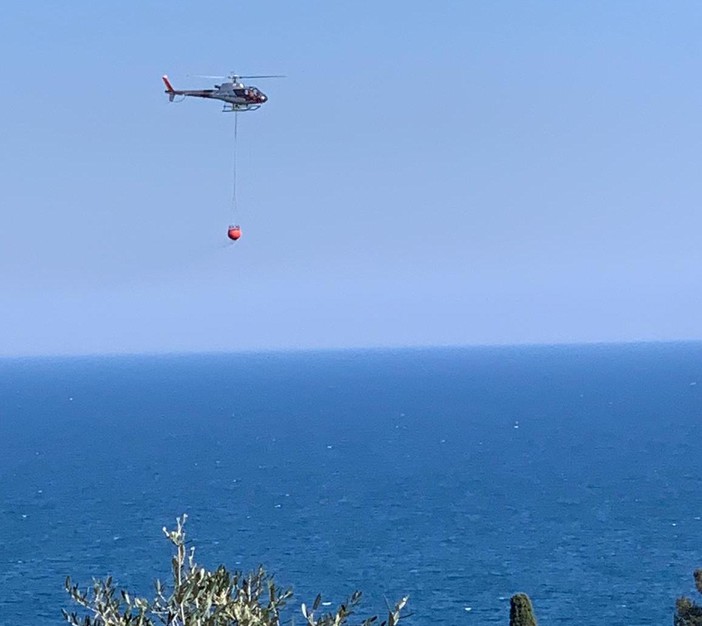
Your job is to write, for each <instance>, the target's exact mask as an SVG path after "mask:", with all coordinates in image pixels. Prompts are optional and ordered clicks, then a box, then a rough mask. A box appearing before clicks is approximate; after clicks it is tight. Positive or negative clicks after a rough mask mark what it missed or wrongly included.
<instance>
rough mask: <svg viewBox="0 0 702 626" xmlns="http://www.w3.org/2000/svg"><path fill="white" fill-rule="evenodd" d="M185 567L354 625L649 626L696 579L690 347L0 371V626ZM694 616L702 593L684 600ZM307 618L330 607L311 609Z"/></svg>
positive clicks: (699, 359) (13, 366)
mask: <svg viewBox="0 0 702 626" xmlns="http://www.w3.org/2000/svg"><path fill="white" fill-rule="evenodd" d="M184 513H185V514H187V516H188V520H187V522H186V526H185V528H186V531H187V533H188V542H189V545H190V546H192V547H194V548H195V550H196V552H195V558H196V560H197V561H198V562H200V563H201V564H202V565H203V566H205V567H210V568H214V567H216V566H218V565H219V564H224V565H226V566H227V567H228V568H230V569H232V570H242V571H245V572H247V571H251V570H254V569H256V568H257V567H258V566H259V565H263V566H264V567H265V569H266V570H267V571H268V572H270V573H271V574H273V575H274V576H275V579H276V580H277V581H278V583H279V584H280V585H281V586H283V587H287V586H290V587H292V588H293V591H294V594H295V595H294V597H293V599H292V601H291V603H290V604H289V606H288V607H287V609H286V611H285V612H284V614H283V622H284V623H285V624H290V625H293V624H295V623H297V624H298V625H299V626H302V624H303V623H304V619H303V617H302V614H301V612H300V605H301V603H303V602H306V603H307V604H308V605H309V604H310V603H311V602H312V601H313V600H314V598H315V596H316V595H317V593H321V594H322V596H323V598H322V599H323V602H324V604H323V605H322V606H321V607H320V608H321V609H322V610H333V609H334V608H335V606H336V605H337V604H338V603H340V602H343V601H344V599H345V598H346V597H347V596H348V595H350V594H351V593H352V592H353V591H355V590H361V591H362V592H363V599H362V602H361V605H360V607H359V610H358V613H357V614H356V616H354V618H357V619H356V620H355V621H354V618H352V620H351V623H352V624H356V623H357V624H360V622H361V620H362V619H363V618H365V617H368V616H370V615H375V614H378V615H381V616H383V615H385V614H386V612H387V605H388V604H390V605H392V604H393V603H394V602H395V601H396V600H398V599H400V598H401V597H403V596H405V595H408V596H409V604H408V607H407V610H406V612H407V613H408V615H407V617H406V618H405V623H406V624H407V625H408V626H412V625H414V626H425V625H426V626H428V625H430V624H431V625H432V626H436V625H444V624H445V625H447V626H448V625H451V626H473V625H477V624H504V625H505V626H506V625H507V624H508V623H509V598H510V596H511V595H512V594H514V593H517V592H525V593H527V594H528V595H529V596H530V597H531V599H532V602H533V604H534V608H535V613H536V616H537V619H538V620H539V622H540V624H541V625H542V626H544V625H547V624H582V625H585V626H588V625H592V626H595V625H601V624H607V625H608V626H632V625H634V626H636V625H645V624H656V625H660V626H663V625H669V624H672V620H673V612H674V605H675V600H676V598H677V597H678V596H680V595H687V596H690V597H694V596H695V595H696V592H695V590H694V582H693V578H692V573H693V571H694V569H695V568H698V567H702V344H699V343H676V344H665V343H661V344H657V343H650V344H646V343H644V344H627V345H579V346H522V347H473V348H436V349H398V350H345V351H322V352H280V353H274V352H270V353H241V354H198V355H193V354H187V355H168V356H164V355H142V356H102V357H80V358H79V357H71V358H68V357H61V358H58V357H56V358H14V359H3V360H0V624H2V625H16V624H22V625H23V626H49V625H55V624H61V623H64V621H63V618H62V616H61V609H62V608H65V609H67V610H72V609H74V608H76V607H74V606H73V605H72V603H71V599H70V598H69V596H68V594H67V593H66V591H65V588H64V582H65V579H66V577H67V576H70V577H71V580H73V581H74V582H76V583H78V584H79V585H80V586H81V587H87V586H89V585H90V584H91V582H92V580H93V578H104V577H106V576H108V575H111V576H113V578H114V580H115V581H116V583H117V584H118V585H119V586H121V587H123V588H125V589H127V590H128V591H129V592H130V593H131V594H132V595H142V596H147V597H152V596H153V581H154V579H156V578H159V579H161V580H163V581H164V582H166V583H167V581H168V580H169V575H170V573H169V572H170V558H171V550H170V545H169V543H168V541H167V540H166V538H165V536H164V533H163V530H162V529H163V527H164V526H165V527H168V528H173V527H174V526H175V520H176V517H178V516H180V515H182V514H184ZM697 598H698V600H700V601H702V596H697ZM328 603H331V604H328Z"/></svg>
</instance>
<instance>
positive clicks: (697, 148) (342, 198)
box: [0, 0, 702, 355]
mask: <svg viewBox="0 0 702 626" xmlns="http://www.w3.org/2000/svg"><path fill="white" fill-rule="evenodd" d="M701 26H702V5H700V4H699V3H698V2H684V1H680V2H676V3H664V2H650V1H637V2H633V1H618V2H610V1H608V2H604V1H601V2H598V1H592V2H568V3H566V2H561V1H555V0H554V1H552V2H546V1H527V0H520V1H516V0H515V1H499V0H498V1H492V0H491V1H489V2H488V1H484V2H466V1H460V2H458V1H456V2H449V1H447V2H436V3H428V2H421V3H420V2H414V1H413V0H404V1H402V2H400V1H388V2H364V1H359V2H353V3H350V2H349V3H335V2H328V1H327V2H322V1H321V0H320V1H314V2H307V1H302V2H282V1H269V2H246V3H244V2H234V1H231V0H230V1H227V2H224V1H218V0H215V1H212V2H204V3H195V2H182V3H176V2H156V1H149V0H147V1H145V2H139V3H129V4H125V3H117V2H102V3H95V2H87V0H74V1H72V2H70V3H56V2H49V1H48V0H42V1H38V2H37V1H35V2H31V3H25V2H19V1H14V0H10V2H7V3H4V4H3V8H2V19H0V54H2V58H3V59H4V63H3V72H2V74H1V75H0V87H1V88H2V93H3V98H2V100H0V111H1V113H2V120H3V123H2V127H1V130H0V145H1V146H2V148H0V203H1V204H2V210H1V211H0V219H1V220H2V222H1V223H0V272H1V275H2V281H3V284H2V291H1V293H2V296H1V297H2V301H1V302H0V305H1V307H0V310H1V313H0V316H1V317H0V321H2V324H0V354H1V355H33V354H64V353H65V354H80V353H113V352H154V351H155V352H168V351H191V350H241V349H246V350H251V349H259V348H264V349H270V348H273V349H278V348H284V349H285V348H327V347H356V346H403V345H435V344H441V345H447V344H448V345H466V344H486V343H499V344H506V343H532V342H546V343H560V342H582V341H634V340H678V339H700V338H702V332H700V322H699V320H700V308H701V305H702V290H701V289H700V269H699V268H700V267H702V252H701V249H702V248H701V247H700V244H699V238H700V232H701V231H702V228H701V227H702V217H701V213H700V211H699V207H700V200H701V197H700V196H701V190H702V183H701V182H700V166H701V165H702V150H701V146H702V123H701V122H700V113H701V112H702V87H700V80H699V70H700V66H701V65H702V64H701V61H702V42H701V41H700V37H699V32H700V27H701ZM232 70H235V71H237V72H239V73H242V74H243V73H251V74H259V73H264V74H267V73H274V74H277V73H281V74H286V75H287V78H286V79H284V80H275V81H273V80H271V81H252V82H254V83H255V84H257V85H258V86H259V87H260V88H261V89H262V90H263V91H265V92H266V93H267V94H268V96H269V102H268V103H267V104H266V105H265V106H264V107H263V108H262V109H261V110H259V111H257V112H253V113H247V114H244V115H241V116H240V118H239V139H240V142H239V160H238V163H239V195H238V199H239V209H240V212H239V213H240V214H239V216H238V217H239V220H240V222H241V225H242V229H243V232H244V235H243V237H242V239H241V240H240V241H239V242H238V243H237V244H236V245H232V246H230V245H227V240H226V237H225V233H226V227H227V225H228V223H229V222H230V220H231V207H230V195H231V183H232V181H231V178H232V176H231V168H232V139H233V117H232V116H231V115H229V116H228V115H224V114H221V113H220V106H219V105H218V104H216V103H214V102H207V101H201V100H189V101H186V102H183V103H181V104H177V105H176V104H169V102H168V99H167V97H166V95H165V94H164V93H163V89H162V84H161V82H160V76H161V74H163V73H168V74H169V76H170V77H171V79H172V81H173V83H174V84H175V86H176V87H183V88H200V87H203V88H204V87H208V86H211V83H212V82H213V81H211V80H208V79H198V78H193V77H189V75H191V74H220V73H222V74H226V73H227V72H229V71H232Z"/></svg>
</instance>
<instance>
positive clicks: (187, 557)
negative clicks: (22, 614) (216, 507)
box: [63, 515, 408, 626]
mask: <svg viewBox="0 0 702 626" xmlns="http://www.w3.org/2000/svg"><path fill="white" fill-rule="evenodd" d="M186 519H187V515H183V516H182V517H179V518H178V519H177V520H176V528H175V529H174V530H167V529H166V528H165V527H164V529H163V532H164V534H165V535H166V537H167V538H168V540H169V541H170V542H171V544H173V547H174V555H173V558H172V561H171V563H172V574H173V580H172V582H171V584H170V585H169V586H165V585H164V584H163V583H161V581H159V580H156V582H155V596H154V598H153V599H152V600H148V599H146V598H143V597H138V596H132V595H131V594H129V593H128V592H127V591H125V590H122V589H118V588H117V586H116V585H115V582H114V581H113V579H112V577H111V576H110V577H108V578H105V579H103V580H98V579H95V580H94V581H93V584H92V586H91V587H89V588H88V589H86V590H81V589H80V588H79V586H78V585H75V584H73V582H72V581H71V579H70V577H69V578H67V579H66V590H67V591H68V593H69V595H70V596H71V598H72V599H73V601H74V602H75V603H76V604H78V606H79V609H78V610H77V611H72V612H68V611H65V610H64V611H63V615H64V617H65V618H66V620H67V621H68V622H69V624H71V626H156V625H157V624H162V625H164V626H279V625H280V623H281V611H282V609H283V607H285V606H286V604H287V603H288V601H289V600H290V599H291V598H292V595H293V594H292V590H291V589H290V588H286V589H282V588H280V587H278V586H277V585H276V583H275V581H274V580H273V576H272V575H270V574H268V573H267V572H266V571H265V570H264V569H263V568H262V567H260V568H259V569H258V570H256V571H254V572H251V573H249V574H243V573H242V572H239V571H235V572H230V571H229V570H227V569H226V568H225V567H224V566H223V565H220V566H219V567H218V568H217V569H215V570H213V571H211V570H207V569H205V568H204V567H201V566H200V565H198V564H197V563H196V561H195V548H191V549H190V550H189V551H188V550H187V549H186V540H185V538H186V537H185V530H184V525H185V521H186ZM360 600H361V592H360V591H356V592H355V593H353V594H352V595H351V596H350V597H349V598H348V600H347V601H346V602H344V603H343V604H341V605H340V606H339V608H338V609H337V610H336V611H335V612H330V613H322V614H320V615H318V616H317V615H316V612H317V610H318V609H319V606H320V605H321V603H322V596H321V595H318V596H317V597H316V598H315V600H314V602H313V603H312V605H311V607H309V608H308V607H307V606H306V605H305V604H302V607H301V608H302V615H303V617H304V619H305V623H306V626H343V625H344V624H346V623H347V621H348V620H349V617H351V615H353V614H354V612H355V610H356V608H357V606H358V604H359V602H360ZM407 600H408V598H406V597H405V598H402V600H400V601H399V602H398V603H397V604H396V605H395V606H394V607H392V608H389V609H388V617H387V619H385V620H384V621H383V622H381V623H380V625H379V626H396V625H397V623H398V622H399V621H400V617H401V613H402V610H403V609H404V607H405V606H406V604H407ZM377 621H378V618H377V616H374V617H369V618H368V619H366V620H364V621H363V622H362V623H361V626H371V625H375V624H376V622H377Z"/></svg>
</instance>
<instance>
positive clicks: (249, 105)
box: [162, 74, 284, 113]
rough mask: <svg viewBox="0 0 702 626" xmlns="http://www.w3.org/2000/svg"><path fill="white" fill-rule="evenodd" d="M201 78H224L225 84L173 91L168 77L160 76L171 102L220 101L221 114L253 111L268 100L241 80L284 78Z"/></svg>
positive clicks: (259, 91)
mask: <svg viewBox="0 0 702 626" xmlns="http://www.w3.org/2000/svg"><path fill="white" fill-rule="evenodd" d="M202 78H226V80H227V82H224V83H222V84H221V85H215V86H214V89H174V88H173V85H171V81H170V80H168V76H166V75H165V74H164V75H163V76H162V80H163V83H164V84H165V85H166V93H167V94H168V99H169V100H170V101H171V102H173V101H174V100H175V97H176V96H182V97H183V98H182V99H185V98H186V97H188V96H192V97H194V98H209V99H211V100H222V101H223V102H224V108H223V109H222V113H238V112H240V111H255V110H256V109H259V108H261V105H262V104H264V103H265V102H266V101H267V100H268V96H267V95H266V94H265V93H263V92H262V91H261V90H260V89H258V87H254V86H252V85H245V84H244V83H242V82H241V79H242V78H284V77H283V76H280V75H257V76H239V75H237V74H229V75H228V76H203V77H202Z"/></svg>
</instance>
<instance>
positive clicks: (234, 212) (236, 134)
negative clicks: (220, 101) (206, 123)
mask: <svg viewBox="0 0 702 626" xmlns="http://www.w3.org/2000/svg"><path fill="white" fill-rule="evenodd" d="M238 144H239V114H238V113H237V112H236V111H235V112H234V165H233V168H232V169H233V182H232V219H233V220H234V223H235V224H236V220H237V205H236V162H237V147H238Z"/></svg>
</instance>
